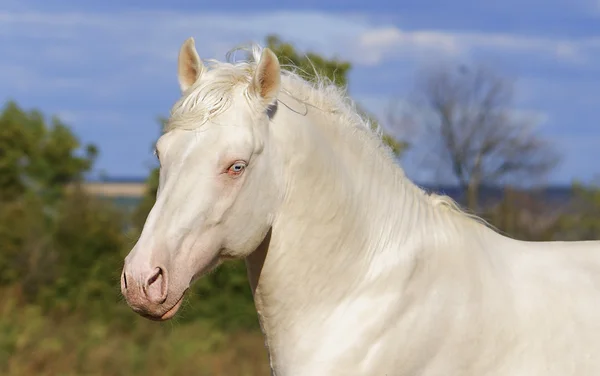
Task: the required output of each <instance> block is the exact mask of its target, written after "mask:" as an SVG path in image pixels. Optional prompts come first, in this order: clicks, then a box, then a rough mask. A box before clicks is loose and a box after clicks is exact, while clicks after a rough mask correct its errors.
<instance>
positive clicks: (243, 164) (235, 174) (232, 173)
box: [226, 161, 248, 177]
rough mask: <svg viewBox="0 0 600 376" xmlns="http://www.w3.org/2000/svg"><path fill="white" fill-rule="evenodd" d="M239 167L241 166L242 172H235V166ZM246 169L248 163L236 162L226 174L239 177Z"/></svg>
mask: <svg viewBox="0 0 600 376" xmlns="http://www.w3.org/2000/svg"><path fill="white" fill-rule="evenodd" d="M238 165H241V167H242V169H241V170H239V171H235V170H233V168H234V167H235V166H238ZM246 167H248V165H247V164H246V162H244V161H237V162H234V163H232V164H231V165H230V166H229V167H228V168H227V171H226V172H227V175H229V176H232V177H238V176H240V175H241V174H242V173H243V172H244V171H245V170H246Z"/></svg>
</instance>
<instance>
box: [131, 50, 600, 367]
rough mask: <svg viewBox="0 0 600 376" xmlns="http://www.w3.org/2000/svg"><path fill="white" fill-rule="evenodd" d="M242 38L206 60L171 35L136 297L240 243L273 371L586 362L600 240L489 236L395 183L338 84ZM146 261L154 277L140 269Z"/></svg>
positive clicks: (179, 291) (595, 346)
mask: <svg viewBox="0 0 600 376" xmlns="http://www.w3.org/2000/svg"><path fill="white" fill-rule="evenodd" d="M254 56H255V60H256V61H258V62H257V63H238V64H236V65H230V64H226V63H219V62H213V63H212V64H213V69H210V70H209V69H208V68H207V67H206V66H205V65H204V63H203V62H202V61H201V60H200V58H199V57H198V56H197V54H196V50H195V47H194V43H193V40H192V39H190V40H188V41H186V43H184V45H183V47H182V49H181V53H180V59H179V82H180V84H181V88H182V91H183V95H182V98H181V100H180V101H179V102H178V103H177V104H176V105H175V106H174V108H173V112H172V117H171V119H170V122H169V125H168V128H167V130H168V132H167V133H166V134H165V135H164V136H163V137H162V138H161V140H159V142H158V144H157V149H158V152H159V155H160V158H161V164H162V170H161V184H160V191H159V194H158V197H157V203H156V205H155V207H154V208H153V210H152V212H151V213H150V215H149V217H148V221H147V223H146V227H145V228H144V232H143V233H142V235H141V237H140V239H139V241H138V243H137V244H136V246H135V247H134V249H133V250H132V252H131V253H130V255H128V257H127V260H126V265H125V268H124V276H125V277H126V278H128V279H129V282H127V283H125V285H124V287H123V289H124V290H123V291H124V294H125V296H126V298H127V299H128V302H129V303H130V305H132V307H133V308H134V309H136V311H138V312H140V313H142V314H144V315H145V316H148V317H151V318H155V319H156V318H162V319H168V318H170V317H172V315H174V312H176V311H177V308H178V304H179V303H177V302H178V301H180V299H181V296H183V294H184V292H185V290H186V289H187V288H188V286H189V284H190V283H191V282H192V281H193V279H195V278H198V277H199V276H201V275H202V274H204V273H205V272H206V271H208V270H209V269H211V268H213V267H215V266H216V265H218V264H219V263H220V262H222V261H223V260H225V259H227V258H232V257H233V258H242V257H245V258H246V260H247V265H248V271H249V279H250V283H251V285H252V288H253V292H254V298H255V302H256V308H257V311H258V313H259V317H260V320H261V326H262V329H263V332H264V336H265V341H266V345H267V348H268V352H269V358H270V362H271V366H272V370H273V374H274V375H277V376H318V375H323V376H353V375H356V376H358V375H361V376H363V375H364V376H384V375H389V376H392V375H398V376H401V375H422V376H449V375H473V376H483V375H486V376H501V375H502V376H551V375H555V376H566V375H578V376H583V375H586V376H592V375H593V376H597V375H600V242H598V241H596V242H570V243H564V242H552V243H530V242H522V241H516V240H513V239H509V238H507V237H504V236H501V235H500V234H498V233H496V232H494V231H492V230H491V229H489V228H488V227H486V226H485V225H484V224H483V223H482V222H481V221H479V220H477V219H476V218H471V217H469V216H467V215H466V214H464V213H463V212H461V211H460V210H459V209H458V208H457V207H456V206H455V205H454V204H453V203H452V201H451V200H450V199H448V198H447V197H441V196H436V195H428V194H426V193H425V192H424V191H422V190H421V189H420V188H418V187H417V186H415V185H414V184H413V183H411V182H410V181H409V180H408V179H407V178H406V176H405V175H404V173H403V171H402V170H401V168H400V167H398V166H397V164H395V163H394V160H393V158H392V156H391V154H390V153H389V151H388V150H387V149H386V148H385V147H384V146H383V144H382V142H381V139H380V137H379V136H378V135H377V133H376V132H373V131H371V129H370V126H369V124H368V123H366V122H365V121H364V120H362V119H361V118H360V117H359V116H358V115H357V114H356V111H354V109H353V108H352V106H351V105H350V104H349V102H348V101H347V100H346V98H345V97H344V95H343V93H341V92H339V91H338V90H337V89H335V88H334V87H333V86H326V85H324V84H320V85H314V86H311V85H309V84H307V83H305V82H304V81H302V80H301V79H299V78H298V77H297V76H295V75H293V74H290V73H288V72H284V71H281V68H280V66H279V63H278V62H277V59H276V57H275V56H274V55H273V54H272V52H270V51H269V50H268V49H265V50H263V51H262V53H261V51H260V50H256V51H254ZM236 163H237V165H236ZM240 165H241V166H242V167H240ZM236 166H237V167H236ZM238 167H240V169H241V170H242V172H241V173H239V174H238V172H237V170H238ZM157 265H158V266H159V267H160V268H161V270H162V273H163V274H161V276H163V275H164V276H165V277H164V280H162V279H161V283H162V284H161V286H162V288H163V289H162V290H159V287H153V286H154V285H156V283H154V284H152V282H154V280H153V279H151V280H150V281H151V282H150V285H148V284H147V282H144V281H145V278H147V275H148V274H147V273H148V272H149V270H151V269H152V267H154V266H157ZM144 273H146V274H144ZM166 276H168V278H167V277H166ZM160 278H163V277H160ZM132 281H133V282H132ZM165 281H168V282H165ZM135 283H139V285H140V286H142V287H140V288H137V287H132V286H137V285H135ZM144 283H146V284H144ZM165 286H166V287H165ZM152 289H155V290H152ZM148 291H150V293H148ZM144 294H145V295H144ZM161 294H162V295H161ZM158 297H165V300H164V301H163V302H162V303H160V304H158V303H156V302H157V301H160V299H158ZM195 304H202V302H201V301H198V302H195Z"/></svg>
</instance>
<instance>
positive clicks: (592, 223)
mask: <svg viewBox="0 0 600 376" xmlns="http://www.w3.org/2000/svg"><path fill="white" fill-rule="evenodd" d="M599 182H600V181H599ZM572 189H573V196H574V200H573V201H574V202H573V209H572V210H571V211H570V212H569V213H567V214H565V215H564V216H563V218H562V221H561V223H560V224H561V228H560V234H559V235H560V237H561V239H562V240H596V239H598V238H600V184H596V185H589V186H586V185H583V184H581V183H579V182H575V183H574V184H573V188H572Z"/></svg>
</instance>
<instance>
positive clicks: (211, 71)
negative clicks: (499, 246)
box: [165, 44, 489, 225]
mask: <svg viewBox="0 0 600 376" xmlns="http://www.w3.org/2000/svg"><path fill="white" fill-rule="evenodd" d="M238 50H242V51H249V52H250V59H249V60H240V61H237V62H232V61H231V60H232V59H231V57H232V56H233V52H235V51H238ZM261 54H262V47H261V46H259V45H257V44H254V45H252V46H251V47H250V48H237V49H233V50H231V51H230V52H229V53H228V54H227V58H228V59H227V60H228V61H227V62H223V61H219V60H215V59H209V60H206V61H205V65H206V68H207V69H206V70H205V71H204V72H203V78H201V79H200V80H198V81H197V82H196V83H195V84H193V85H192V86H191V87H190V88H189V89H188V90H187V91H186V92H185V93H183V95H182V97H181V98H180V99H179V100H178V101H177V102H176V103H175V105H174V106H173V108H172V109H171V117H170V119H169V121H168V122H167V124H166V126H165V131H166V132H168V131H170V130H173V129H176V128H177V129H187V130H192V129H195V128H198V127H201V126H202V125H203V124H205V123H206V122H207V121H209V120H210V119H211V118H213V117H215V116H218V115H219V114H221V113H223V112H224V111H226V110H227V109H228V108H229V106H230V105H231V101H232V98H233V95H232V94H233V93H234V92H235V90H236V89H240V88H247V87H248V86H249V84H250V82H251V80H252V77H253V75H254V71H255V69H256V66H257V61H258V60H259V59H260V56H261ZM297 70H298V68H297V67H296V66H293V65H282V69H281V76H282V77H281V78H282V80H281V85H282V87H281V90H282V91H283V92H284V93H286V94H288V95H289V96H291V97H293V98H295V99H296V100H298V101H299V102H301V103H303V104H304V105H305V106H310V107H313V108H317V109H319V110H321V111H322V112H323V113H325V114H328V115H329V116H334V117H336V119H335V121H332V122H330V123H331V124H332V126H345V127H351V128H354V129H355V130H358V131H360V132H362V133H363V134H365V135H367V136H371V137H370V138H376V139H378V140H379V142H378V146H379V147H380V148H381V149H383V150H385V152H386V153H387V155H388V157H389V158H390V160H393V159H394V157H393V155H392V153H391V150H390V148H389V147H387V145H385V144H384V143H383V139H382V135H383V130H382V128H381V126H380V125H379V124H373V123H372V122H371V121H370V120H369V119H368V118H367V117H366V116H363V115H361V114H360V113H359V111H358V109H357V106H356V103H355V102H354V101H353V100H352V99H351V98H350V97H349V96H348V95H347V92H346V90H345V88H341V87H339V86H337V85H335V84H334V83H333V82H332V81H331V80H330V79H329V78H328V77H325V76H322V75H320V74H319V73H318V72H317V71H316V70H315V72H314V73H313V75H314V77H315V79H314V82H309V81H306V80H305V79H303V78H302V77H301V76H300V75H299V74H298V73H297ZM245 94H246V95H247V93H245ZM419 190H420V191H421V193H424V191H422V190H421V189H419ZM429 198H430V201H431V203H432V204H433V205H434V206H437V207H440V208H444V209H447V210H450V211H451V212H454V213H457V214H459V215H461V216H463V217H465V218H471V219H473V220H475V221H476V222H479V223H481V224H484V225H489V224H488V223H487V222H486V221H485V220H483V219H482V218H480V217H478V216H476V215H474V214H470V213H467V212H465V211H463V210H462V209H461V208H460V207H459V205H458V204H457V203H456V202H455V201H454V200H453V199H452V198H450V197H449V196H445V195H438V194H435V193H430V194H429Z"/></svg>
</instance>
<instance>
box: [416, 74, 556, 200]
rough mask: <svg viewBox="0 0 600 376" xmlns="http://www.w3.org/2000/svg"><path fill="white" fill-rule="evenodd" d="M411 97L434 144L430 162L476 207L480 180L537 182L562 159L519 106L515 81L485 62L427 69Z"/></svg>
mask: <svg viewBox="0 0 600 376" xmlns="http://www.w3.org/2000/svg"><path fill="white" fill-rule="evenodd" d="M412 101H414V108H416V109H417V110H416V111H415V112H413V113H412V114H411V115H410V117H412V122H413V124H417V125H418V127H419V128H420V129H421V130H422V131H424V138H425V139H426V140H427V141H428V142H430V146H432V150H431V151H430V152H429V153H428V155H429V156H430V157H434V158H430V159H428V160H427V161H426V163H427V164H428V167H432V168H437V169H439V170H438V173H439V171H449V172H450V175H451V177H452V178H454V179H455V180H456V181H457V182H458V183H459V184H460V186H461V187H462V188H463V189H464V190H465V191H466V193H467V206H468V208H469V209H471V210H472V211H477V210H478V202H479V188H480V186H482V185H493V184H497V183H509V184H510V183H525V182H534V181H535V180H536V179H538V178H542V177H544V176H545V175H546V174H547V173H548V172H550V171H551V170H552V168H553V167H554V166H555V165H556V163H557V162H558V156H557V154H556V153H555V151H554V149H553V148H552V146H551V145H550V143H549V142H548V141H546V140H545V139H544V138H543V137H542V136H541V135H540V134H539V133H537V132H536V131H535V129H534V125H535V122H533V121H532V120H531V119H528V118H526V117H524V116H522V115H519V114H518V112H517V111H516V110H515V107H514V105H513V84H512V82H510V81H509V80H507V79H506V78H503V77H501V76H499V75H497V74H495V73H494V72H493V71H491V70H490V69H487V68H486V67H484V66H482V65H477V66H475V67H474V68H468V67H465V66H460V67H458V69H456V68H454V67H452V66H445V67H438V68H434V69H431V70H428V71H425V72H423V73H422V74H421V76H420V78H419V79H418V80H417V83H416V91H415V96H414V98H413V100H412Z"/></svg>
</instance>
